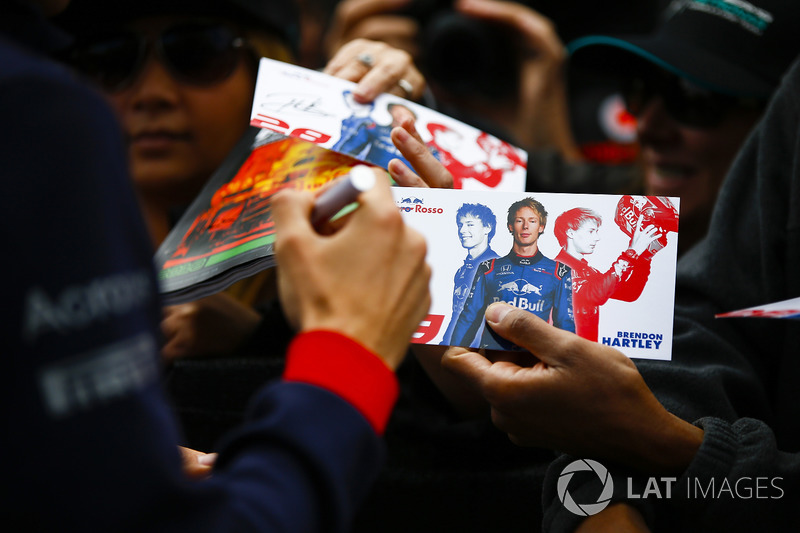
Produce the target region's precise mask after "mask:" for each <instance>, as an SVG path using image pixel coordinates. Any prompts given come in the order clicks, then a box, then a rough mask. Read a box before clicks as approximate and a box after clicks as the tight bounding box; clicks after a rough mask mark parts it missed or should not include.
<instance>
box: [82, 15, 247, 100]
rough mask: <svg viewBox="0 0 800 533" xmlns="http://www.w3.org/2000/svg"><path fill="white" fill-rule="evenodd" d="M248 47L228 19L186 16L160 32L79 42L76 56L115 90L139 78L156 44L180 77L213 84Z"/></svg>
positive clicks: (84, 68) (170, 69)
mask: <svg viewBox="0 0 800 533" xmlns="http://www.w3.org/2000/svg"><path fill="white" fill-rule="evenodd" d="M244 47H245V41H244V39H243V38H242V37H240V36H239V35H238V34H237V33H236V32H235V31H234V30H232V29H231V28H229V27H228V26H225V25H224V24H219V23H204V22H184V23H180V24H176V25H174V26H170V27H168V28H166V29H164V30H163V31H162V32H161V33H159V34H158V35H147V34H141V33H137V32H134V31H124V32H118V33H113V34H106V35H101V36H96V37H94V38H92V39H91V40H87V41H84V42H81V43H79V44H77V45H76V46H75V48H74V50H73V51H72V54H71V61H72V64H73V65H74V66H75V67H76V68H77V69H79V70H80V71H81V72H83V73H85V74H86V75H87V76H89V77H90V78H92V79H94V80H95V81H97V82H98V83H99V84H100V86H101V87H102V88H104V89H105V90H107V91H109V92H115V91H120V90H122V89H125V88H126V87H128V86H130V85H131V84H132V83H133V82H134V81H135V80H136V78H137V77H138V76H139V74H140V73H141V70H142V67H143V66H144V65H145V63H146V62H147V58H148V56H149V54H150V50H151V48H152V49H153V50H154V52H155V55H156V57H157V58H158V59H159V61H160V62H161V64H162V65H164V67H165V68H166V69H167V71H168V72H169V73H170V75H171V76H172V77H173V78H174V79H176V80H178V81H179V82H181V83H186V84H189V85H196V86H209V85H214V84H216V83H219V82H222V81H224V80H225V79H227V78H228V77H229V76H230V75H231V74H232V73H233V71H234V70H235V69H236V67H237V65H238V64H239V60H240V58H241V57H242V56H241V53H240V50H241V49H242V48H244Z"/></svg>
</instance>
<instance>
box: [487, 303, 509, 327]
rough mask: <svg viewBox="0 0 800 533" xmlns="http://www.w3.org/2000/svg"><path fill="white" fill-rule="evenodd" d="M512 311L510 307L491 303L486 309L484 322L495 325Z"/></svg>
mask: <svg viewBox="0 0 800 533" xmlns="http://www.w3.org/2000/svg"><path fill="white" fill-rule="evenodd" d="M511 309H513V308H512V307H511V306H510V305H507V304H504V303H493V304H492V305H490V306H489V307H487V308H486V320H487V321H488V322H491V323H493V324H497V323H499V322H501V321H502V320H503V318H505V316H506V315H507V314H508V313H509V311H511Z"/></svg>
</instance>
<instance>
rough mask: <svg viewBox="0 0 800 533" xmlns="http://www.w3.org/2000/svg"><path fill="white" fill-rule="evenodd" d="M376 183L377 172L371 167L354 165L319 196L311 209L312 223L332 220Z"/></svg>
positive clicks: (315, 224)
mask: <svg viewBox="0 0 800 533" xmlns="http://www.w3.org/2000/svg"><path fill="white" fill-rule="evenodd" d="M374 185H375V172H374V171H373V170H372V169H371V168H370V167H368V166H366V165H358V166H355V167H353V168H352V169H351V170H350V172H349V173H347V174H345V175H344V176H342V177H340V178H339V179H337V180H335V181H334V182H333V185H331V186H330V187H328V188H327V189H325V191H323V192H322V193H321V194H320V195H319V196H317V199H316V201H315V202H314V209H313V210H312V211H311V224H313V225H314V226H318V225H319V224H322V223H323V222H326V221H328V220H330V219H331V217H333V216H334V215H336V213H338V212H339V211H341V210H342V208H344V207H345V206H347V205H350V204H351V203H353V202H355V201H356V198H358V195H359V194H360V193H362V192H365V191H368V190H370V189H371V188H372V187H373V186H374Z"/></svg>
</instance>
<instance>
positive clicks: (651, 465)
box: [637, 411, 704, 475]
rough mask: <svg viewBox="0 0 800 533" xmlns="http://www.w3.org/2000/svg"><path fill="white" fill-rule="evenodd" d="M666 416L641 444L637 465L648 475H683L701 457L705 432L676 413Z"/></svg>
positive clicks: (653, 427) (653, 425)
mask: <svg viewBox="0 0 800 533" xmlns="http://www.w3.org/2000/svg"><path fill="white" fill-rule="evenodd" d="M665 415H666V416H665V417H664V420H663V421H662V422H660V423H657V424H652V425H651V427H652V431H650V432H649V434H647V435H646V437H645V438H644V439H642V441H641V442H640V444H641V445H640V447H639V450H638V454H637V455H638V457H639V463H640V464H639V465H637V466H639V467H640V468H641V469H642V470H643V471H645V472H653V473H657V474H667V475H680V474H682V473H683V472H684V471H685V470H686V469H687V468H688V467H689V465H690V464H691V462H692V461H693V460H694V457H695V455H697V452H698V450H699V449H700V445H701V444H702V442H703V435H704V432H703V430H702V429H701V428H699V427H697V426H695V425H693V424H690V423H689V422H686V421H685V420H682V419H680V418H678V417H677V416H675V415H673V414H672V413H668V412H666V411H665Z"/></svg>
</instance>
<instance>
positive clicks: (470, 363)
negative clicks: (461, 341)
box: [441, 347, 492, 391]
mask: <svg viewBox="0 0 800 533" xmlns="http://www.w3.org/2000/svg"><path fill="white" fill-rule="evenodd" d="M441 365H442V367H443V368H444V369H445V370H447V371H448V372H452V373H453V374H455V375H456V376H458V377H459V378H461V379H463V380H464V381H465V382H466V383H467V384H469V385H470V386H472V387H475V388H476V389H478V390H479V391H481V390H482V389H483V383H484V381H485V378H486V376H487V375H488V374H489V372H490V371H491V367H492V362H491V361H489V360H488V359H486V358H485V357H484V356H482V355H481V354H479V353H477V352H472V351H470V350H467V349H465V348H459V347H452V348H449V349H448V350H447V351H446V352H445V353H444V355H443V356H442V361H441Z"/></svg>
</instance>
